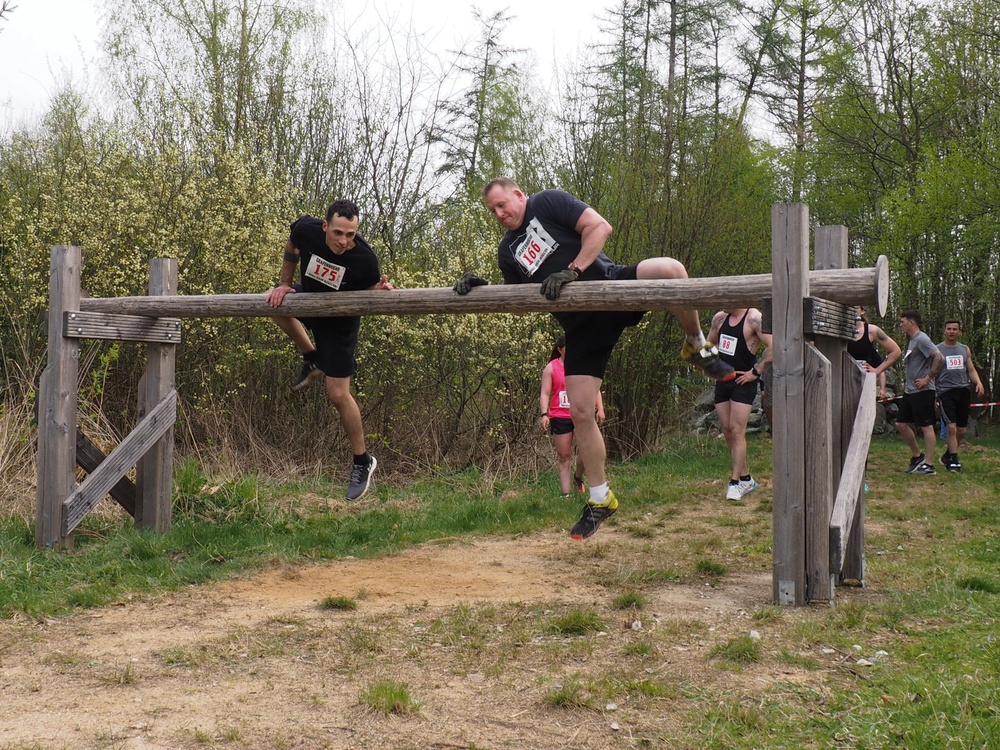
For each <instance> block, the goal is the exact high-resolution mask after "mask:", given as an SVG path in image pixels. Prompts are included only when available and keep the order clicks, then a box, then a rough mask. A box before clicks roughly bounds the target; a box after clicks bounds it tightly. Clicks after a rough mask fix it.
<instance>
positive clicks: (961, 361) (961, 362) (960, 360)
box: [945, 354, 965, 370]
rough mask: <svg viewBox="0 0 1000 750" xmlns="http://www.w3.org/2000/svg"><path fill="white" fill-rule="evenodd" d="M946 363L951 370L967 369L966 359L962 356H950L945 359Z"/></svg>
mask: <svg viewBox="0 0 1000 750" xmlns="http://www.w3.org/2000/svg"><path fill="white" fill-rule="evenodd" d="M945 363H946V366H947V368H948V369H949V370H964V369H965V357H963V356H962V355H961V354H949V355H948V356H947V357H946V358H945Z"/></svg>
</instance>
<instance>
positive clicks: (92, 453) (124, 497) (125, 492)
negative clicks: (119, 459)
mask: <svg viewBox="0 0 1000 750" xmlns="http://www.w3.org/2000/svg"><path fill="white" fill-rule="evenodd" d="M106 459H107V456H106V455H104V451H102V450H101V449H100V448H99V447H98V446H97V445H95V444H94V442H93V441H92V440H91V439H90V438H89V437H87V436H86V435H84V434H83V430H81V429H79V428H77V431H76V463H77V464H78V465H79V466H80V468H82V469H83V470H84V471H86V472H87V473H88V474H93V473H94V472H95V471H97V467H98V466H100V465H101V464H102V463H104V461H105V460H106ZM108 494H109V495H111V497H112V499H114V501H115V502H117V503H118V504H119V505H120V506H122V507H123V508H124V509H125V510H126V511H128V514H129V515H130V516H132V517H133V518H135V485H134V484H133V483H132V480H131V479H129V478H128V477H122V478H121V479H119V480H118V482H117V483H116V484H115V486H114V487H112V488H111V489H110V490H108Z"/></svg>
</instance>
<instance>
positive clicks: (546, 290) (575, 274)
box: [542, 268, 580, 299]
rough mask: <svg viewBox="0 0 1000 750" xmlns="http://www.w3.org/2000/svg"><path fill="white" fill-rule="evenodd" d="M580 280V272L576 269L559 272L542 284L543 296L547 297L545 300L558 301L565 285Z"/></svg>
mask: <svg viewBox="0 0 1000 750" xmlns="http://www.w3.org/2000/svg"><path fill="white" fill-rule="evenodd" d="M578 278H580V272H579V271H577V270H576V269H575V268H567V269H566V270H564V271H557V272H556V273H554V274H552V275H551V276H549V277H548V278H547V279H545V281H543V282H542V294H544V295H545V299H558V298H559V293H560V292H562V288H563V284H568V283H569V282H571V281H576V280H577V279H578Z"/></svg>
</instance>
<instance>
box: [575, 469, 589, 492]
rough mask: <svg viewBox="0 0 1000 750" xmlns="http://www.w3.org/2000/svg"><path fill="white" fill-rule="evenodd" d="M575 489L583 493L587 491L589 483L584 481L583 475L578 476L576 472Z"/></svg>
mask: <svg viewBox="0 0 1000 750" xmlns="http://www.w3.org/2000/svg"><path fill="white" fill-rule="evenodd" d="M573 489H574V490H576V491H577V492H579V493H580V494H581V495H585V494H586V493H587V484H586V482H584V481H583V477H578V476H577V475H576V474H574V475H573Z"/></svg>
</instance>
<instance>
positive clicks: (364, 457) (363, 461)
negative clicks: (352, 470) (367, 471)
mask: <svg viewBox="0 0 1000 750" xmlns="http://www.w3.org/2000/svg"><path fill="white" fill-rule="evenodd" d="M371 462H372V460H371V459H370V458H369V457H368V451H365V452H364V453H362V454H361V455H360V456H355V457H354V463H355V464H357V465H358V466H367V465H368V464H370V463H371Z"/></svg>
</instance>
